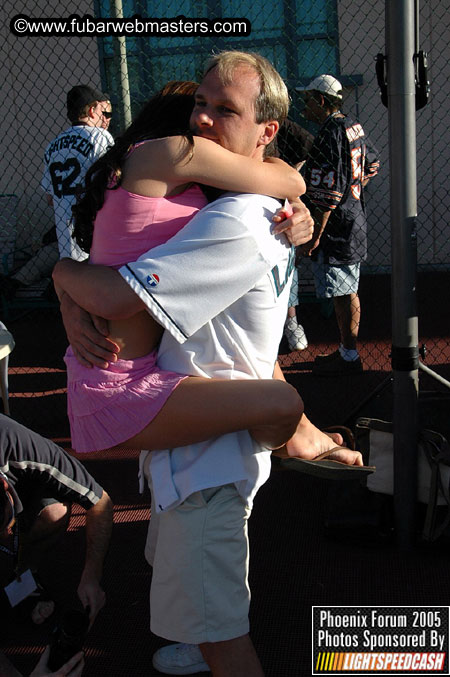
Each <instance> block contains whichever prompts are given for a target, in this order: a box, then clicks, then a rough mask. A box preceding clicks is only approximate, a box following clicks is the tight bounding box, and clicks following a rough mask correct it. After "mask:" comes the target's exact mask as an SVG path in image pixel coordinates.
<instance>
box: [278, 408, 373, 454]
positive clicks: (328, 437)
mask: <svg viewBox="0 0 450 677" xmlns="http://www.w3.org/2000/svg"><path fill="white" fill-rule="evenodd" d="M343 442H344V440H343V438H342V435H341V434H340V433H324V432H322V431H321V430H319V428H316V426H315V425H313V424H312V423H311V421H310V420H309V419H308V418H307V416H306V415H305V414H303V416H302V417H301V419H300V422H299V424H298V426H297V430H296V432H295V434H294V436H293V437H291V439H290V440H289V441H288V442H286V445H285V447H284V448H283V449H281V450H280V452H279V453H277V452H275V454H276V455H277V456H281V457H283V456H284V457H285V458H286V456H287V457H290V458H304V459H307V460H313V459H315V458H317V457H318V456H320V455H321V454H324V453H326V452H327V451H331V449H333V452H332V453H331V454H330V455H329V456H327V458H330V459H332V460H334V461H340V462H341V463H346V464H347V465H363V461H362V456H361V454H360V452H359V451H352V450H351V449H346V448H345V447H342V444H343Z"/></svg>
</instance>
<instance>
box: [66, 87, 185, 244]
mask: <svg viewBox="0 0 450 677" xmlns="http://www.w3.org/2000/svg"><path fill="white" fill-rule="evenodd" d="M197 87H198V84H197V83H196V82H190V81H171V82H169V83H167V85H166V86H165V87H163V89H161V90H160V91H159V92H158V93H157V94H155V95H154V96H152V98H151V99H150V100H149V101H147V103H146V104H145V106H144V107H143V109H142V110H141V112H140V113H139V115H138V116H137V117H136V118H135V120H134V121H133V122H132V123H131V125H130V126H129V127H128V129H126V130H125V132H124V133H123V134H122V136H120V137H119V138H117V139H116V142H115V144H114V146H113V147H112V148H110V149H109V150H108V151H107V153H105V155H102V157H101V158H99V159H98V160H97V161H96V162H94V164H93V165H92V166H91V167H90V168H89V169H88V171H87V173H86V178H85V187H84V190H83V192H82V193H81V195H80V198H79V199H78V200H77V203H76V205H74V206H73V207H72V213H73V224H74V232H73V237H74V238H75V239H76V241H77V243H78V245H79V246H80V247H81V248H82V249H83V250H84V251H85V252H89V250H90V248H91V245H92V233H93V230H94V221H95V217H96V215H97V212H98V211H99V210H100V209H101V208H102V206H103V203H104V201H105V190H107V189H108V190H114V189H116V188H118V187H119V186H120V184H121V183H122V166H123V163H124V161H125V159H126V157H127V155H128V153H129V151H130V149H131V148H132V147H133V146H134V145H135V144H136V143H139V142H140V141H145V140H147V139H160V138H163V137H165V136H178V135H181V136H185V137H186V139H187V141H188V142H189V144H191V145H192V144H193V139H192V134H191V133H190V131H189V118H190V115H191V112H192V108H193V105H194V94H195V91H196V89H197ZM187 150H188V149H186V153H187ZM180 159H182V158H180Z"/></svg>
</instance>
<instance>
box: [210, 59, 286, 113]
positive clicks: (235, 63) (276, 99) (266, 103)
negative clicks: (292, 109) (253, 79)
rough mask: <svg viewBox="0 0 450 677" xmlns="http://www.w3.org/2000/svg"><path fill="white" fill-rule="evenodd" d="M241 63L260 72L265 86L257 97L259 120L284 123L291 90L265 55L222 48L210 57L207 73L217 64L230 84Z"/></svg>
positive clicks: (224, 78) (256, 106) (256, 105)
mask: <svg viewBox="0 0 450 677" xmlns="http://www.w3.org/2000/svg"><path fill="white" fill-rule="evenodd" d="M239 66H247V67H248V68H251V69H253V70H254V71H256V73H257V74H258V76H259V81H260V85H261V86H260V92H259V95H258V96H257V97H256V100H255V121H256V122H257V123H258V124H259V123H261V122H268V121H269V120H276V121H277V122H279V123H280V125H281V123H282V122H283V121H284V120H285V119H286V117H287V114H288V110H289V103H290V100H289V94H288V90H287V87H286V85H285V83H284V80H283V78H282V77H281V75H280V74H279V73H278V72H277V71H276V70H275V68H274V67H273V66H272V64H271V63H270V61H268V60H267V59H266V58H265V57H264V56H261V55H260V54H256V53H255V52H238V51H224V52H219V54H214V55H213V56H211V57H210V58H209V59H208V61H207V62H206V66H205V72H204V73H203V76H205V75H206V74H207V73H209V71H211V70H212V69H213V68H217V72H218V74H219V78H220V80H221V82H222V84H224V85H229V84H230V83H231V82H232V80H233V74H234V71H235V70H236V68H238V67H239Z"/></svg>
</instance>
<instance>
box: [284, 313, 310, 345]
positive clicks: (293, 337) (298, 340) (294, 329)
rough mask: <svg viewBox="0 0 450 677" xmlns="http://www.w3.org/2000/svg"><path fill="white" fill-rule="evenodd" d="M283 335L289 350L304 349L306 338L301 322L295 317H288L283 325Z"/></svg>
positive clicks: (306, 342)
mask: <svg viewBox="0 0 450 677" xmlns="http://www.w3.org/2000/svg"><path fill="white" fill-rule="evenodd" d="M284 335H285V336H286V338H287V341H288V344H289V348H290V350H305V348H307V347H308V339H307V338H306V334H305V330H304V329H303V327H302V325H301V324H298V322H297V320H296V318H295V317H289V318H288V319H287V320H286V322H285V325H284Z"/></svg>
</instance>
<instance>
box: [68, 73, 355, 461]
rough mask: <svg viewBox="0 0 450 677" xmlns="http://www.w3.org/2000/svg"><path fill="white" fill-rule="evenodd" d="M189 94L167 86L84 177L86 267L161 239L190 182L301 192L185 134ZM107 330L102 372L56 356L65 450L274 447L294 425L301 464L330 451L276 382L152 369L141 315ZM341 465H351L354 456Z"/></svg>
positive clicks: (149, 321) (193, 194) (195, 205)
mask: <svg viewBox="0 0 450 677" xmlns="http://www.w3.org/2000/svg"><path fill="white" fill-rule="evenodd" d="M196 87H197V85H196V84H195V83H169V84H168V85H167V86H166V87H165V88H164V89H163V90H162V91H161V92H160V93H159V94H157V95H156V96H155V97H153V98H152V99H151V100H150V101H149V102H148V103H147V104H146V106H145V107H144V109H143V111H142V112H141V113H140V114H139V116H138V117H137V118H136V120H135V121H134V122H133V123H132V125H131V126H130V127H129V128H128V130H127V131H126V132H125V133H124V135H123V136H122V137H121V138H119V139H117V141H116V144H115V146H114V147H113V148H112V149H110V151H108V153H107V154H106V155H105V156H103V157H102V158H101V159H100V160H98V161H97V162H96V163H95V164H94V165H93V166H92V167H91V169H90V170H89V172H88V174H87V177H86V192H85V194H84V197H83V198H82V199H81V200H80V201H79V203H78V205H77V207H76V208H75V209H74V215H75V237H76V239H77V242H78V243H79V244H80V246H82V247H83V248H84V250H85V251H89V252H90V262H91V263H96V264H103V265H107V266H111V267H115V268H119V267H121V266H122V265H124V264H125V263H127V262H129V261H132V260H136V259H137V258H138V257H139V256H140V255H141V254H143V253H145V252H146V251H148V250H149V249H151V248H152V247H154V246H157V245H159V244H161V243H163V242H165V241H166V240H167V239H169V238H170V237H172V236H173V235H174V234H175V233H176V232H178V230H179V229H180V228H182V227H183V226H184V225H185V224H186V223H187V221H188V220H189V219H190V218H192V217H193V216H194V215H195V213H196V212H197V211H198V210H199V209H201V208H202V207H203V206H205V205H206V204H207V198H206V195H205V192H208V190H207V189H202V188H201V184H206V185H208V186H213V187H215V188H220V189H222V190H234V191H239V192H253V193H263V192H266V193H267V188H265V187H267V186H270V194H271V195H273V196H274V197H278V198H291V199H294V198H295V197H297V196H298V195H300V194H302V193H303V192H304V191H305V185H304V182H303V179H302V178H301V177H300V176H299V174H298V173H297V172H296V171H295V170H294V169H292V168H291V167H289V166H288V165H287V164H285V163H283V162H282V161H280V160H278V159H272V158H269V159H267V160H266V161H265V162H259V161H257V160H253V159H251V158H248V157H244V156H241V155H238V154H235V153H232V152H230V151H228V150H226V149H225V148H223V147H221V146H219V145H218V144H216V143H214V142H213V141H211V140H209V139H205V138H201V137H193V136H192V134H191V133H190V132H189V131H188V130H189V117H190V114H191V111H192V107H193V104H194V97H193V94H194V92H195V89H196ZM224 114H225V115H226V114H227V112H226V111H225V112H224ZM204 190H205V192H203V191H204ZM76 278H77V276H76V275H74V276H73V280H72V281H71V282H67V280H65V288H64V291H67V293H68V294H69V295H70V296H72V297H73V298H74V300H77V298H76V296H77V288H76V287H77V279H76ZM56 282H57V283H58V278H57V276H56ZM60 293H61V291H60ZM109 330H110V334H109V338H111V340H113V341H114V342H115V343H117V344H118V346H119V347H120V358H119V359H118V360H117V362H114V363H110V364H109V366H108V368H107V369H100V368H98V367H93V368H92V369H90V368H87V367H83V366H82V365H80V364H79V362H78V361H77V359H76V357H75V356H74V355H73V352H72V351H71V349H70V348H69V350H68V351H67V354H66V357H65V360H66V364H67V370H68V410H69V418H70V423H71V432H72V444H73V447H74V448H75V449H76V450H77V451H80V452H89V451H95V450H100V449H108V448H112V447H123V446H126V447H127V448H135V449H161V448H172V447H179V446H185V445H188V444H193V443H196V442H199V441H202V440H206V439H209V438H212V437H215V436H218V435H223V434H226V433H228V432H233V431H236V430H243V429H248V430H249V432H250V434H251V435H252V436H253V437H254V438H255V439H256V440H257V441H258V442H259V443H260V444H262V445H264V446H267V447H269V448H278V447H280V446H282V445H283V444H284V443H285V442H286V441H287V440H289V439H290V438H291V437H292V436H293V435H294V433H295V432H296V430H297V425H298V422H299V419H302V421H303V423H302V426H303V427H304V428H305V439H307V440H308V441H309V442H311V444H310V446H311V457H314V456H316V455H317V453H320V452H321V451H327V450H328V449H330V447H333V446H334V445H335V443H336V442H337V443H338V444H340V443H341V438H340V436H339V435H338V436H336V435H334V436H333V438H332V440H330V437H329V436H327V435H325V434H323V433H321V432H320V431H318V430H317V428H315V426H313V425H312V424H311V423H310V422H309V421H308V420H307V418H306V416H304V415H303V416H302V412H303V404H302V401H301V399H300V397H299V396H298V395H297V393H296V391H295V390H294V389H293V388H292V387H291V386H290V385H288V384H287V383H286V382H285V381H283V380H278V379H272V380H239V381H237V380H235V381H225V380H220V379H207V378H205V379H203V378H199V377H186V376H184V375H181V374H175V373H173V372H167V371H163V370H161V369H159V368H158V366H157V363H156V356H157V351H156V348H157V345H158V342H159V340H160V338H161V335H162V331H163V330H162V328H161V327H160V325H159V324H158V323H157V322H156V320H154V319H153V318H152V317H151V316H150V314H149V313H148V312H146V311H142V312H140V313H137V314H136V315H134V316H133V317H131V318H127V319H126V320H114V321H110V323H109ZM167 421H177V422H178V424H177V426H168V425H167ZM337 453H342V454H344V455H345V456H346V455H347V453H350V452H349V451H348V450H344V449H343V450H342V452H339V451H338V452H337ZM352 453H355V452H352ZM351 462H352V463H356V464H359V463H360V457H359V455H358V454H355V456H352V461H351Z"/></svg>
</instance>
